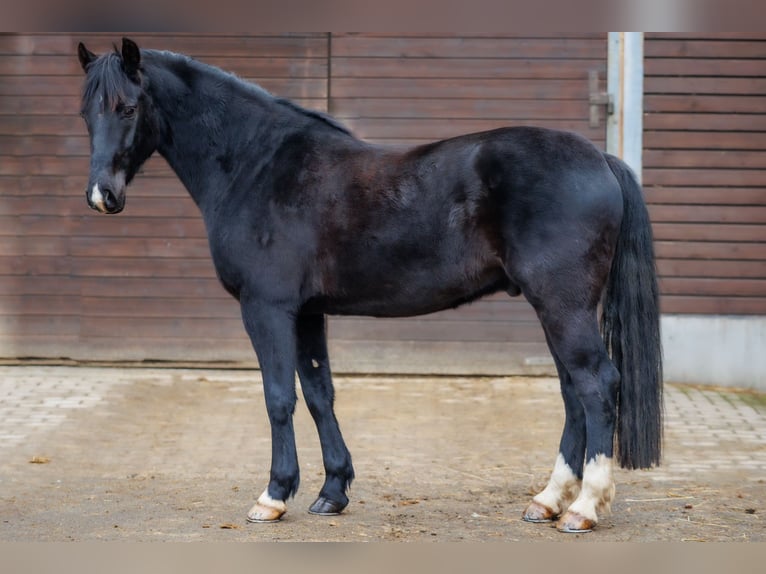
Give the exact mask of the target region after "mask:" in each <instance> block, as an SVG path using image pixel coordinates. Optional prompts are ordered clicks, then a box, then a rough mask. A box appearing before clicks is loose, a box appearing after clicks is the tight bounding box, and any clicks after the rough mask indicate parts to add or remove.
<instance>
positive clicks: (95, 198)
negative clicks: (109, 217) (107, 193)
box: [90, 183, 106, 213]
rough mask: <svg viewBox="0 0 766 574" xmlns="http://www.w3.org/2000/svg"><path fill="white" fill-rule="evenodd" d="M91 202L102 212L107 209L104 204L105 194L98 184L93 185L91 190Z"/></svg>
mask: <svg viewBox="0 0 766 574" xmlns="http://www.w3.org/2000/svg"><path fill="white" fill-rule="evenodd" d="M90 202H91V203H92V204H93V205H95V206H96V209H98V210H99V211H100V212H101V213H103V212H105V211H106V205H105V204H104V196H103V195H101V190H100V189H99V188H98V184H97V183H96V184H94V185H93V189H91V190H90Z"/></svg>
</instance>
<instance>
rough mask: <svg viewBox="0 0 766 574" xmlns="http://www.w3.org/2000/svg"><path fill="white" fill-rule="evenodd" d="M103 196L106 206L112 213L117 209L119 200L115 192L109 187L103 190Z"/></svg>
mask: <svg viewBox="0 0 766 574" xmlns="http://www.w3.org/2000/svg"><path fill="white" fill-rule="evenodd" d="M101 195H102V196H103V198H104V206H105V207H106V209H107V210H108V211H111V210H112V209H114V208H115V207H117V198H116V197H115V196H114V192H113V191H112V190H111V189H109V188H108V187H104V188H102V189H101Z"/></svg>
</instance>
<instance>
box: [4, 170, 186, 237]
mask: <svg viewBox="0 0 766 574" xmlns="http://www.w3.org/2000/svg"><path fill="white" fill-rule="evenodd" d="M154 181H155V180H154V179H151V178H146V179H143V178H140V177H139V178H137V179H136V180H135V182H134V183H133V184H132V186H131V187H130V188H129V189H128V192H127V196H126V197H127V199H126V204H125V211H123V212H122V214H121V215H117V216H114V217H110V219H114V220H115V221H116V220H117V218H119V217H122V216H128V215H130V216H135V217H151V218H173V219H177V218H191V219H196V218H199V217H200V213H199V209H197V206H196V205H195V204H194V202H192V200H191V199H190V198H189V197H188V196H181V197H177V198H173V199H171V200H169V199H168V198H162V197H149V196H148V195H147V194H146V193H147V190H150V189H151V186H152V184H153V183H154ZM136 189H142V191H143V193H142V195H141V196H138V195H137V196H136V197H133V195H132V192H133V190H136ZM0 215H2V216H7V215H46V216H60V217H62V218H72V217H83V218H103V217H104V216H103V215H100V214H98V213H96V212H94V211H92V210H91V209H90V208H88V205H87V202H86V201H85V193H84V190H83V191H82V192H79V191H78V192H76V193H74V194H72V195H69V196H66V195H53V196H51V197H49V198H46V197H45V196H29V197H22V196H8V197H4V198H3V201H2V202H0ZM71 221H72V222H75V221H79V220H74V219H72V220H71ZM86 221H90V219H87V220H82V221H79V222H80V223H81V224H83V225H86V224H87V223H86Z"/></svg>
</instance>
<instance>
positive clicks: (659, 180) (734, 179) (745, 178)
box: [643, 168, 766, 187]
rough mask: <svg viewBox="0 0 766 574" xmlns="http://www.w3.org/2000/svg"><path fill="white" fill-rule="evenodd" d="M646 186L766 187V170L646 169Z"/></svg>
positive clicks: (644, 174)
mask: <svg viewBox="0 0 766 574" xmlns="http://www.w3.org/2000/svg"><path fill="white" fill-rule="evenodd" d="M643 177H644V185H646V186H651V185H658V186H675V185H677V186H690V185H699V186H701V187H706V186H711V187H721V186H727V185H731V186H735V187H759V186H763V187H766V170H756V169H752V170H743V169H715V168H711V169H694V168H689V169H660V168H646V169H644V172H643Z"/></svg>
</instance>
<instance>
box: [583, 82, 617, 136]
mask: <svg viewBox="0 0 766 574" xmlns="http://www.w3.org/2000/svg"><path fill="white" fill-rule="evenodd" d="M588 91H589V95H588V103H589V104H590V127H592V128H597V127H598V126H599V124H600V118H601V113H600V112H599V107H600V106H606V114H607V115H608V116H609V115H612V114H613V113H614V100H613V99H612V94H610V93H609V92H601V91H599V89H598V70H590V71H589V72H588Z"/></svg>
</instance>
